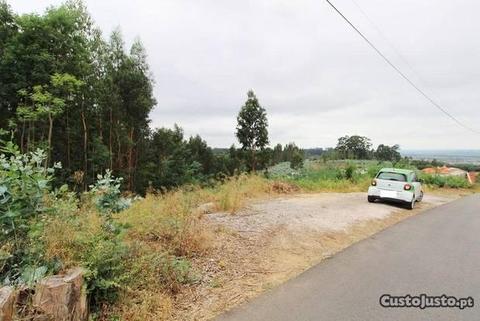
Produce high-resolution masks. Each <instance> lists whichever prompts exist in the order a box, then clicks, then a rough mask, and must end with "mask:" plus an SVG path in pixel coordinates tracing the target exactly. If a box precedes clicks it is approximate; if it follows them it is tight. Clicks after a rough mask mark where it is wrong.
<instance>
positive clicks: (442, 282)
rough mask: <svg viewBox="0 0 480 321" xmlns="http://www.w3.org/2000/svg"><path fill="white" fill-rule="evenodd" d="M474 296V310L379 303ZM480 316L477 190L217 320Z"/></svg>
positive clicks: (456, 318) (451, 319) (400, 320)
mask: <svg viewBox="0 0 480 321" xmlns="http://www.w3.org/2000/svg"><path fill="white" fill-rule="evenodd" d="M422 293H425V294H427V295H442V294H446V295H451V296H456V297H472V298H473V300H474V304H475V306H474V307H473V308H465V309H463V310H460V309H458V308H427V309H424V310H422V309H419V308H383V307H382V306H381V305H380V303H379V298H380V297H381V296H382V295H383V294H391V295H397V296H400V295H407V294H410V295H419V294H422ZM257 320H258V321H270V320H271V321H284V320H285V321H287V320H288V321H313V320H315V321H317V320H328V321H334V320H342V321H348V320H356V321H367V320H368V321H376V320H378V321H380V320H381V321H385V320H396V321H403V320H408V321H411V320H423V321H427V320H435V321H441V320H446V321H447V320H448V321H460V320H469V321H471V320H480V195H478V194H477V195H473V196H469V197H466V198H463V199H460V200H457V201H454V202H452V203H449V204H446V205H443V206H440V207H437V208H434V209H431V210H428V211H426V212H424V213H422V214H419V215H417V216H414V217H412V218H409V219H407V220H405V221H403V222H400V223H399V224H397V225H395V226H393V227H391V228H388V229H386V230H384V231H382V232H380V233H378V234H376V235H374V236H372V237H370V238H368V239H366V240H364V241H361V242H359V243H357V244H355V245H353V246H351V247H349V248H347V249H346V250H344V251H343V252H340V253H338V254H336V255H335V256H333V257H332V258H330V259H328V260H326V261H324V262H322V263H320V264H318V265H316V266H314V267H313V268H311V269H309V270H308V271H306V272H304V273H303V274H301V275H300V276H298V277H297V278H295V279H292V280H290V281H288V282H286V283H284V284H283V285H281V286H279V287H278V288H275V289H274V290H272V291H270V292H268V293H266V294H264V295H262V296H260V297H258V298H257V299H255V300H253V301H252V302H250V303H248V304H244V305H243V306H240V307H238V308H235V309H233V310H232V311H230V312H227V313H225V314H223V315H222V316H220V317H219V318H217V321H257Z"/></svg>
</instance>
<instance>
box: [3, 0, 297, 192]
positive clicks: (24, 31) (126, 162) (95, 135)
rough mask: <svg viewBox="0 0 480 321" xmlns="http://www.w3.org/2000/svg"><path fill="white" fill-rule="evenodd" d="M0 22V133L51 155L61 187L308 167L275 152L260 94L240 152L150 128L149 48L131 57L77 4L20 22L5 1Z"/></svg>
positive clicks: (247, 108) (286, 152) (250, 108)
mask: <svg viewBox="0 0 480 321" xmlns="http://www.w3.org/2000/svg"><path fill="white" fill-rule="evenodd" d="M0 19H1V20H0V110H1V115H0V128H1V133H0V134H3V135H2V137H3V140H9V139H10V140H13V141H14V142H15V144H17V145H18V146H19V147H20V150H21V152H22V153H26V152H29V151H34V150H36V149H37V148H40V149H43V150H45V151H47V158H46V160H45V164H44V166H45V168H47V167H49V166H51V165H52V164H53V163H54V162H60V163H61V164H62V169H61V170H60V171H59V172H58V175H57V176H56V181H57V184H63V183H68V184H70V185H71V186H73V187H74V188H75V189H76V190H77V191H82V190H86V189H87V188H88V186H89V185H90V184H92V183H93V182H94V180H95V177H96V176H97V175H98V174H100V173H103V172H105V170H107V169H111V170H112V171H113V173H114V175H115V176H117V177H122V178H123V182H124V183H123V185H124V186H123V187H124V188H125V189H127V190H131V191H135V192H140V193H143V192H144V191H145V190H146V189H147V188H148V187H151V188H154V189H159V190H161V189H168V188H171V187H175V186H180V185H183V184H187V183H201V184H209V183H211V182H213V181H215V180H218V179H221V178H222V177H225V176H226V175H232V174H235V173H237V172H242V171H251V170H253V171H258V170H263V169H265V168H266V167H268V166H270V165H272V164H275V163H276V162H280V161H290V162H291V163H292V166H301V164H302V162H303V152H302V151H301V150H300V149H299V148H298V147H297V146H295V145H294V144H288V145H286V146H285V147H282V146H281V145H277V146H276V147H275V148H273V149H271V148H269V147H268V145H269V139H268V130H267V127H268V121H267V116H266V111H265V109H264V108H263V107H261V106H260V104H259V102H258V100H257V98H256V96H255V94H254V93H253V91H250V92H249V93H248V97H247V101H246V102H245V104H244V106H243V107H242V108H241V110H240V112H239V115H238V118H237V121H238V126H237V128H236V136H237V138H238V140H239V143H240V147H239V148H236V147H235V146H232V147H231V148H230V149H228V150H226V151H224V152H222V153H214V151H213V150H212V149H211V148H210V147H209V146H208V145H207V143H206V142H205V141H204V140H202V138H201V137H199V136H195V137H190V138H187V137H184V133H183V131H182V129H181V128H180V127H178V126H176V125H175V127H174V128H173V129H167V128H160V129H151V128H150V127H149V123H150V119H149V113H150V111H151V110H152V109H153V108H154V106H155V105H156V101H155V98H154V96H153V79H152V75H151V73H150V70H149V66H148V63H147V54H146V51H145V49H144V47H143V45H142V43H141V42H140V40H136V41H135V42H134V43H133V44H132V46H131V47H130V48H126V46H125V43H124V41H123V39H122V35H121V33H120V31H119V30H118V29H117V30H115V31H113V32H112V34H111V35H110V37H109V38H108V39H105V38H104V37H103V36H102V34H101V32H100V30H99V29H98V28H97V27H96V26H95V24H94V22H93V20H92V18H91V17H90V15H89V14H88V12H87V10H86V8H85V6H84V4H83V3H82V1H80V0H71V1H67V2H66V3H65V4H63V5H60V6H58V7H50V8H49V9H47V10H46V12H45V13H44V14H42V15H39V14H25V15H17V14H15V13H14V12H12V10H11V8H10V7H9V6H8V5H7V3H6V2H4V1H1V0H0ZM9 135H10V136H11V137H8V136H9ZM6 136H7V137H6Z"/></svg>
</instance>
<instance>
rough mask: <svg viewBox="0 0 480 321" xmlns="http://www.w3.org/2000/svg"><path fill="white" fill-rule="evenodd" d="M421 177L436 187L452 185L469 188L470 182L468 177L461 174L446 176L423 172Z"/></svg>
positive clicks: (452, 186) (424, 181) (451, 186)
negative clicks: (460, 175)
mask: <svg viewBox="0 0 480 321" xmlns="http://www.w3.org/2000/svg"><path fill="white" fill-rule="evenodd" d="M420 179H421V180H422V182H423V183H424V184H427V185H432V186H436V187H450V188H469V187H470V184H469V183H468V181H467V180H466V178H463V177H459V176H444V175H431V174H422V175H421V176H420Z"/></svg>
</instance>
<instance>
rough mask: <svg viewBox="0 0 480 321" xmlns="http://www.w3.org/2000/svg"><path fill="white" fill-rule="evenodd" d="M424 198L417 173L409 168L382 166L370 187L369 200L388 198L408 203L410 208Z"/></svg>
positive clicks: (388, 199)
mask: <svg viewBox="0 0 480 321" xmlns="http://www.w3.org/2000/svg"><path fill="white" fill-rule="evenodd" d="M422 199H423V189H422V184H421V183H420V182H419V180H418V178H417V174H416V173H415V172H414V171H412V170H408V169H398V168H382V169H381V170H380V171H379V172H378V174H377V175H376V176H375V178H374V179H373V181H372V184H371V186H370V187H369V188H368V201H369V202H370V203H373V202H375V201H376V200H387V201H394V202H402V203H406V204H407V206H408V208H409V209H413V208H414V207H415V203H416V202H420V201H421V200H422Z"/></svg>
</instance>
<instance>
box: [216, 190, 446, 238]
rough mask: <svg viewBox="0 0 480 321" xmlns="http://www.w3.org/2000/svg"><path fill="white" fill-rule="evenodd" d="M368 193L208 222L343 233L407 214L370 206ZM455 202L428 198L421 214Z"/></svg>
mask: <svg viewBox="0 0 480 321" xmlns="http://www.w3.org/2000/svg"><path fill="white" fill-rule="evenodd" d="M366 198H367V197H366V194H365V193H319V194H300V195H295V196H293V197H283V198H274V199H269V200H263V201H256V202H253V203H251V204H250V205H249V206H248V207H247V208H245V209H243V210H241V211H239V212H238V213H236V214H234V215H232V214H230V213H213V214H210V215H209V218H210V219H211V220H212V221H213V222H215V223H219V224H222V225H225V226H228V227H229V228H232V229H233V230H236V231H238V232H240V233H242V232H245V233H255V232H263V231H266V230H271V229H272V228H278V227H284V228H286V229H288V230H292V231H295V230H297V231H298V230H303V231H305V230H307V231H317V232H321V231H344V230H346V229H347V228H348V227H349V226H351V225H354V224H356V223H358V222H361V221H367V220H370V219H382V218H385V217H387V216H389V215H391V214H393V213H395V212H399V211H408V210H406V209H404V208H402V206H401V205H397V204H387V203H378V202H377V203H373V204H371V203H368V202H367V200H366ZM451 200H452V198H449V197H444V196H436V195H428V194H427V195H425V197H424V199H423V201H422V202H421V203H417V209H416V211H418V210H424V209H426V208H429V207H432V206H438V205H441V204H444V203H447V202H449V201H451Z"/></svg>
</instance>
